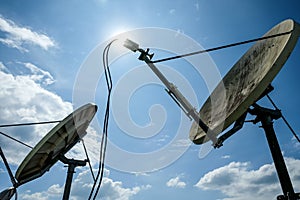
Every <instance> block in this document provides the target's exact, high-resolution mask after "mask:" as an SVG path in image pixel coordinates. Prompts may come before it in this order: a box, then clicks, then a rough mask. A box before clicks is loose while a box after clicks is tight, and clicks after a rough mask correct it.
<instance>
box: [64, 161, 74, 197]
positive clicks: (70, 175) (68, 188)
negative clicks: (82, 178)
mask: <svg viewBox="0 0 300 200" xmlns="http://www.w3.org/2000/svg"><path fill="white" fill-rule="evenodd" d="M75 167H76V165H75V164H69V165H68V174H67V179H66V183H65V189H64V195H63V200H68V199H69V196H70V191H71V185H72V179H73V174H74V172H75V170H74V169H75Z"/></svg>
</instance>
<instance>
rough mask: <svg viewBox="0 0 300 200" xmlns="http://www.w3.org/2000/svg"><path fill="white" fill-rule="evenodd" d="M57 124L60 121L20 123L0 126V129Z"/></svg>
mask: <svg viewBox="0 0 300 200" xmlns="http://www.w3.org/2000/svg"><path fill="white" fill-rule="evenodd" d="M58 122H61V120H59V121H47V122H29V123H22V124H3V125H0V128H4V127H12V126H31V125H38V124H51V123H58Z"/></svg>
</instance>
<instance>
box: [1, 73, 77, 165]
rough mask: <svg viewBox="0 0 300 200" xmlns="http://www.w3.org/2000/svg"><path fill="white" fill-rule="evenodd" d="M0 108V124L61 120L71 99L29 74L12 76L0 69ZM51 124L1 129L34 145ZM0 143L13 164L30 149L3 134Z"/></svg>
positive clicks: (17, 162)
mask: <svg viewBox="0 0 300 200" xmlns="http://www.w3.org/2000/svg"><path fill="white" fill-rule="evenodd" d="M36 70H38V69H36ZM39 73H41V72H40V71H39ZM44 73H46V72H44ZM0 110H1V115H0V124H13V123H26V122H38V121H50V120H61V119H63V118H64V117H66V116H67V115H68V114H69V113H70V112H72V110H73V109H72V104H71V103H69V102H66V101H64V100H63V99H62V98H61V97H60V96H58V95H56V94H54V93H52V92H50V91H48V90H46V89H44V88H43V87H42V86H41V85H40V84H38V83H37V82H36V80H33V79H32V77H31V76H30V75H16V76H14V75H12V74H9V73H5V72H3V71H0ZM53 126H54V125H53V124H51V125H41V126H26V127H25V126H23V127H13V128H12V127H11V128H6V129H1V131H2V132H4V133H7V134H9V135H10V136H12V137H15V138H17V139H19V140H21V141H23V142H25V143H28V144H29V145H31V146H34V145H35V144H36V143H37V142H38V141H39V140H40V139H41V138H42V137H43V136H44V135H45V134H46V133H47V132H48V131H49V130H50V129H51V128H52V127H53ZM0 143H1V147H2V149H3V151H4V153H5V155H6V157H7V159H8V161H9V162H10V163H12V164H19V163H20V162H21V161H22V160H23V159H24V157H25V156H26V154H27V153H28V152H29V150H30V149H29V148H27V147H24V146H22V145H20V144H18V143H15V142H14V141H12V140H9V139H7V138H4V137H3V136H2V135H1V136H0Z"/></svg>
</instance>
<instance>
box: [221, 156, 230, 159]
mask: <svg viewBox="0 0 300 200" xmlns="http://www.w3.org/2000/svg"><path fill="white" fill-rule="evenodd" d="M221 158H223V159H229V158H230V155H224V156H222V157H221Z"/></svg>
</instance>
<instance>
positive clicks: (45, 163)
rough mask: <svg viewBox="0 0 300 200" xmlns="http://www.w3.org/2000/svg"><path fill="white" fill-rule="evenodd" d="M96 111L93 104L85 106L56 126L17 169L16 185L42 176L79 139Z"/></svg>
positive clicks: (83, 134)
mask: <svg viewBox="0 0 300 200" xmlns="http://www.w3.org/2000/svg"><path fill="white" fill-rule="evenodd" d="M96 111H97V106H96V105H94V104H86V105H84V106H82V107H80V108H78V109H77V110H75V111H74V112H73V113H71V114H70V115H69V116H67V117H66V118H65V119H63V120H62V121H61V122H60V123H59V124H57V125H56V126H55V127H54V128H53V129H52V130H51V131H50V132H49V133H48V134H47V135H46V136H45V137H43V138H42V140H41V141H40V142H39V143H38V144H37V145H36V146H35V147H34V148H33V149H32V150H31V151H30V152H29V154H28V155H27V156H26V158H25V159H24V160H23V162H22V163H21V164H20V166H19V168H18V169H17V172H16V175H15V178H16V179H17V180H18V184H19V185H21V184H24V183H26V182H28V181H31V180H33V179H36V178H38V177H40V176H42V175H43V174H44V173H45V172H46V171H48V170H49V169H50V168H51V167H52V166H53V165H54V164H55V163H56V162H57V161H58V160H59V157H60V155H63V154H65V153H67V152H68V151H69V150H70V149H71V148H72V147H73V146H74V145H75V144H76V143H77V142H78V141H79V140H80V139H81V138H83V137H84V136H85V135H86V129H87V128H88V126H89V123H90V122H91V120H92V119H93V117H94V115H95V113H96Z"/></svg>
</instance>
